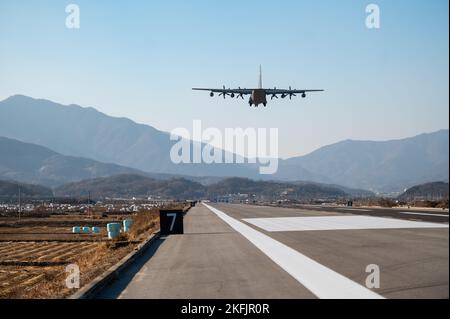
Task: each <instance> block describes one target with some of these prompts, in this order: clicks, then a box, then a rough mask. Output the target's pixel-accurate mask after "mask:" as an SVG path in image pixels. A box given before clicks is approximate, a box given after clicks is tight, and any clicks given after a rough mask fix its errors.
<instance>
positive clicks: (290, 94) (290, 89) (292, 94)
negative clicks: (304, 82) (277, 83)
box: [289, 86, 297, 100]
mask: <svg viewBox="0 0 450 319" xmlns="http://www.w3.org/2000/svg"><path fill="white" fill-rule="evenodd" d="M289 91H292V87H291V86H289ZM293 96H297V95H295V93H289V99H290V100H292V97H293Z"/></svg>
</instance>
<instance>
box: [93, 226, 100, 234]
mask: <svg viewBox="0 0 450 319" xmlns="http://www.w3.org/2000/svg"><path fill="white" fill-rule="evenodd" d="M92 233H93V234H99V233H100V228H99V227H92Z"/></svg>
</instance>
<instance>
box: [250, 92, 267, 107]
mask: <svg viewBox="0 0 450 319" xmlns="http://www.w3.org/2000/svg"><path fill="white" fill-rule="evenodd" d="M248 103H249V104H250V106H252V105H255V106H258V105H260V104H262V105H264V106H266V105H267V98H266V90H264V89H254V90H253V92H252V95H251V96H250V100H249V101H248Z"/></svg>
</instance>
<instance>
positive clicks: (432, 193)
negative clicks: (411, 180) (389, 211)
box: [398, 182, 449, 201]
mask: <svg viewBox="0 0 450 319" xmlns="http://www.w3.org/2000/svg"><path fill="white" fill-rule="evenodd" d="M448 192H449V184H448V183H444V182H434V183H426V184H422V185H417V186H414V187H411V188H410V189H408V190H406V191H405V192H404V193H403V194H402V195H400V196H399V197H398V199H399V200H401V201H414V200H435V201H438V200H442V199H448Z"/></svg>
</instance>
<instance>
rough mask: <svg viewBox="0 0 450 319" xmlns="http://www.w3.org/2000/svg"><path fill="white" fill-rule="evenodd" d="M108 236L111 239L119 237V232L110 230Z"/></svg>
mask: <svg viewBox="0 0 450 319" xmlns="http://www.w3.org/2000/svg"><path fill="white" fill-rule="evenodd" d="M108 238H109V239H117V238H119V232H117V231H112V232H110V231H109V232H108Z"/></svg>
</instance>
